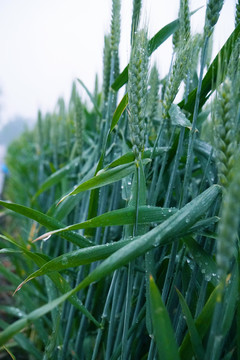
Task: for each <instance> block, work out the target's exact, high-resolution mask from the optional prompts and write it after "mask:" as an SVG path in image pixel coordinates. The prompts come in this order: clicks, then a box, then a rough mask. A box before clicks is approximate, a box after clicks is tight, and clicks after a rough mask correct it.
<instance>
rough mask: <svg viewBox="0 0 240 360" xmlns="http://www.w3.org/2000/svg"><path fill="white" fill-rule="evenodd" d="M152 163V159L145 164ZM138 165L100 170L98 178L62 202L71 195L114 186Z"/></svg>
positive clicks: (85, 183) (80, 187) (95, 177)
mask: <svg viewBox="0 0 240 360" xmlns="http://www.w3.org/2000/svg"><path fill="white" fill-rule="evenodd" d="M149 161H150V159H144V160H143V162H144V163H145V164H146V163H148V162H149ZM135 167H136V164H135V162H134V161H133V162H131V163H129V164H124V165H119V166H116V167H115V168H113V169H109V170H100V171H99V172H98V173H97V175H96V176H94V177H93V178H91V179H89V180H87V181H85V182H84V183H82V184H80V185H78V186H77V187H76V188H75V189H74V190H73V191H71V192H70V193H69V194H68V195H66V196H64V197H63V198H62V199H61V200H60V202H62V201H63V200H64V199H65V198H66V197H68V196H70V195H76V194H78V193H80V192H81V191H86V190H91V189H97V188H99V187H102V186H105V185H109V184H112V183H114V182H116V181H119V180H121V179H122V178H124V177H126V176H128V175H129V174H131V173H132V172H133V171H134V170H135Z"/></svg>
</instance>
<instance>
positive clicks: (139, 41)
mask: <svg viewBox="0 0 240 360" xmlns="http://www.w3.org/2000/svg"><path fill="white" fill-rule="evenodd" d="M147 50H148V39H147V33H146V31H145V30H140V31H139V32H138V33H137V34H136V38H135V41H134V45H133V48H132V51H131V56H130V62H129V69H128V99H129V128H130V137H131V141H132V145H133V152H134V155H135V158H136V159H140V158H141V154H142V152H143V150H144V142H145V115H146V101H147V84H148V51H147Z"/></svg>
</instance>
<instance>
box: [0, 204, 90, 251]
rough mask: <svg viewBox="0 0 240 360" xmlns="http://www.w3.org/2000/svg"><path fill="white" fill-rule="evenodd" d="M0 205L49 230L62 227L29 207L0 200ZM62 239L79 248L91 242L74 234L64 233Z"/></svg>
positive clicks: (54, 220)
mask: <svg viewBox="0 0 240 360" xmlns="http://www.w3.org/2000/svg"><path fill="white" fill-rule="evenodd" d="M0 205H2V206H4V207H5V208H7V209H9V210H12V211H14V212H16V213H18V214H21V215H24V216H26V217H27V218H29V219H32V220H35V221H37V222H38V223H39V224H41V225H43V226H45V227H46V228H47V229H49V230H55V229H57V228H58V229H61V228H62V227H64V225H63V224H62V223H61V222H59V221H57V220H56V219H54V218H52V217H50V216H48V215H45V214H43V213H41V212H40V211H37V210H34V209H31V208H29V207H26V206H23V205H19V204H14V203H10V202H7V201H1V200H0ZM63 237H64V238H65V239H66V240H68V241H70V242H72V243H74V244H76V245H77V246H79V247H86V246H89V245H92V242H91V241H89V240H87V239H86V238H84V237H83V236H81V235H79V234H76V233H74V232H72V233H66V234H65V235H64V236H63Z"/></svg>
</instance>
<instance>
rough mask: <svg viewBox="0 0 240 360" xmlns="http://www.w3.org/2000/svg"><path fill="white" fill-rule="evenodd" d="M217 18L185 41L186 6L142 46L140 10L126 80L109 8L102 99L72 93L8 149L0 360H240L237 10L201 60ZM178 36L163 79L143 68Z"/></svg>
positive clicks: (136, 4) (217, 8) (117, 5)
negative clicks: (218, 43)
mask: <svg viewBox="0 0 240 360" xmlns="http://www.w3.org/2000/svg"><path fill="white" fill-rule="evenodd" d="M69 6H70V5H69ZM222 6H223V1H212V0H209V1H208V2H207V6H206V9H205V11H206V16H205V24H204V28H203V31H202V34H193V33H192V29H191V26H190V24H191V22H190V18H191V16H192V14H193V12H192V9H190V7H189V2H188V1H187V0H180V3H179V12H178V16H179V18H178V19H176V20H175V21H173V22H171V23H170V24H168V25H166V26H165V27H164V28H162V29H160V30H159V32H157V33H156V34H155V36H153V37H152V38H149V36H148V31H147V29H146V28H143V29H142V28H140V24H141V21H140V19H141V7H142V2H141V1H137V0H134V1H133V4H132V8H133V10H132V26H131V34H129V43H130V44H131V53H130V58H129V65H128V66H127V67H125V68H124V69H122V64H120V62H119V42H120V35H121V26H120V25H121V21H120V17H121V1H120V0H113V1H112V13H111V14H112V15H111V21H110V30H109V34H105V37H104V50H103V84H102V86H99V83H98V78H97V77H96V82H95V89H94V91H93V93H91V92H90V91H89V90H88V87H87V86H86V85H85V84H84V83H83V82H82V81H81V79H77V80H76V81H75V82H74V84H73V87H72V93H71V97H70V101H69V104H66V103H65V102H64V100H63V99H59V101H58V102H57V105H56V107H55V109H54V111H53V112H52V113H48V114H45V115H43V114H42V113H41V112H39V113H38V119H37V123H36V126H35V128H34V129H33V130H31V131H26V132H25V133H24V134H23V135H22V136H21V137H20V138H19V139H17V140H15V141H14V142H13V143H12V144H11V145H10V146H9V148H8V151H7V156H6V162H7V165H8V168H9V172H10V176H9V177H8V178H7V179H6V182H5V187H4V200H0V205H1V234H0V256H1V264H0V281H1V295H0V302H1V303H0V312H1V319H0V328H1V333H0V349H1V356H0V357H1V359H6V360H7V359H9V358H12V359H18V360H21V359H29V360H35V359H37V360H38V359H39V360H41V359H44V360H47V359H57V360H70V359H78V360H100V359H106V360H110V359H111V360H114V359H116V360H117V359H121V360H128V359H136V360H139V359H141V360H157V359H161V360H162V359H163V360H177V359H182V360H188V359H189V360H190V359H197V360H212V359H214V360H217V359H219V360H220V359H224V360H227V359H239V358H240V342H239V339H240V321H239V314H240V303H239V267H238V264H239V215H240V214H239V211H240V206H239V204H240V197H239V189H240V176H239V171H240V170H239V169H240V167H239V166H240V165H239V159H240V154H239V141H240V137H239V123H240V108H239V98H240V97H239V96H240V67H239V44H240V40H239V38H240V27H239V26H240V25H239V1H237V2H236V13H235V29H234V31H233V32H232V34H231V35H230V37H229V38H228V39H227V41H226V43H225V44H224V45H223V47H222V48H221V50H220V51H219V53H218V54H217V56H216V57H215V58H214V59H213V60H210V59H211V41H212V33H213V31H214V27H215V25H216V23H217V21H218V18H219V16H220V13H221V9H222ZM193 10H195V9H193ZM172 35H173V56H172V64H171V66H170V68H169V73H168V74H167V76H166V77H165V78H162V77H161V72H159V71H158V69H157V67H156V65H155V64H154V65H151V64H152V63H151V55H152V53H153V52H154V51H155V50H157V49H158V47H160V46H161V45H162V44H163V43H164V42H165V41H166V39H168V38H169V37H170V36H172ZM121 70H122V71H121ZM182 85H183V86H182ZM121 88H123V89H124V91H123V93H121V94H124V95H121V96H122V97H120V95H119V94H120V93H119V90H120V89H121ZM80 89H81V93H82V92H83V91H85V92H86V93H87V95H88V96H89V99H90V103H91V105H87V104H86V103H84V102H83V100H82V98H81V96H80ZM181 89H184V90H183V91H182V90H181ZM180 97H182V100H181V101H178V102H177V101H176V98H180ZM13 294H14V296H12V295H13Z"/></svg>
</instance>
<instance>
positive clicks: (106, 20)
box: [0, 0, 236, 128]
mask: <svg viewBox="0 0 240 360" xmlns="http://www.w3.org/2000/svg"><path fill="white" fill-rule="evenodd" d="M235 2H236V0H225V4H224V7H223V10H222V13H221V17H220V20H219V24H218V25H217V29H216V35H215V48H214V52H215V54H216V52H217V51H218V50H219V49H220V47H221V46H222V45H223V43H224V42H225V41H226V39H227V37H228V36H229V35H230V33H231V32H232V30H233V28H234V12H235ZM143 3H144V8H143V11H142V23H143V24H145V25H147V26H148V29H149V30H148V32H149V37H151V36H153V35H154V34H155V33H156V32H157V31H158V30H160V29H161V28H162V27H163V26H165V25H166V24H168V23H169V22H170V21H172V20H175V18H176V17H177V14H178V6H179V5H178V4H179V0H145V1H144V0H143ZM131 4H132V0H122V11H121V14H122V18H121V28H122V34H121V45H120V53H121V59H120V60H121V64H120V67H121V70H122V69H123V68H124V67H125V65H126V64H127V62H128V59H129V40H130V23H131V11H132V5H131ZM205 4H206V0H190V6H191V10H194V9H196V8H198V7H200V6H201V5H205ZM204 17H205V7H204V8H203V9H201V10H199V11H198V13H197V14H195V15H194V16H192V30H193V32H196V31H199V32H201V31H202V26H203V22H204ZM110 19H111V0H0V50H1V56H0V89H1V96H0V107H1V112H0V128H1V124H3V123H5V122H7V121H8V120H9V119H11V118H13V117H14V116H16V115H20V116H22V117H26V118H31V119H33V120H35V119H36V114H37V110H38V109H39V108H40V109H41V110H42V111H43V112H44V113H45V112H47V111H53V109H54V106H55V105H56V102H57V99H58V98H59V97H60V96H63V97H64V98H65V99H66V100H68V99H69V95H70V91H71V86H72V81H73V80H74V79H76V78H80V79H82V80H83V81H84V83H85V84H86V85H87V86H88V88H89V89H90V90H92V89H93V86H94V79H95V75H96V73H98V75H99V79H100V82H101V80H102V54H103V40H104V34H107V33H108V32H109V29H110ZM170 56H171V40H169V41H168V44H166V45H164V46H162V47H161V48H160V49H159V50H158V51H157V52H156V54H155V55H154V61H156V62H157V64H158V67H159V70H160V74H161V75H162V76H164V75H165V74H166V72H167V70H168V67H169V62H170ZM80 93H81V95H82V97H83V98H85V97H86V95H85V94H84V91H83V90H82V89H80Z"/></svg>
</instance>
